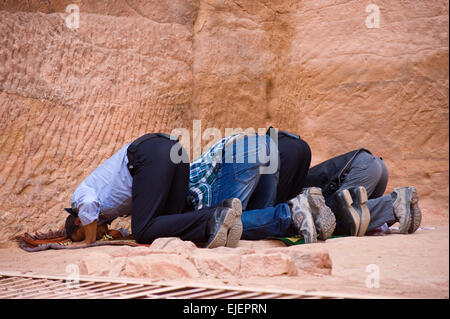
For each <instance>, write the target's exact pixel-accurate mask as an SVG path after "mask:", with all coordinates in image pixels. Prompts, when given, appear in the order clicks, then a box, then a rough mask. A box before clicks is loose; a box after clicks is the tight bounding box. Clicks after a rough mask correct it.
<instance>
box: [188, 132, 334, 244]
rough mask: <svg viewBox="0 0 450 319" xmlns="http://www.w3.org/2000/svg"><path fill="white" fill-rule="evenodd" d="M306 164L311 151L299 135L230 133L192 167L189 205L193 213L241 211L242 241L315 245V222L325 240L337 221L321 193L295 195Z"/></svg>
mask: <svg viewBox="0 0 450 319" xmlns="http://www.w3.org/2000/svg"><path fill="white" fill-rule="evenodd" d="M271 136H272V137H273V138H271ZM261 154H263V155H264V156H262V157H261V156H259V155H261ZM251 159H253V161H252V160H251ZM310 161H311V151H310V149H309V146H308V144H307V143H306V142H304V141H303V140H301V139H300V137H299V136H297V135H294V134H291V133H288V132H282V131H280V132H278V131H272V132H271V131H270V130H269V131H268V134H265V135H256V134H248V133H238V134H234V135H231V136H228V137H225V138H224V139H222V140H221V141H219V142H218V143H216V144H215V145H213V146H212V147H211V148H210V149H209V150H208V151H207V152H205V153H204V154H203V155H202V156H201V157H200V158H198V159H197V160H195V161H193V162H192V163H191V178H190V192H189V194H190V198H189V201H190V202H191V203H192V205H193V207H194V208H196V209H199V208H202V207H213V206H214V205H219V204H221V205H228V207H239V208H240V207H242V208H241V209H242V210H243V211H244V212H243V215H242V223H243V228H244V230H243V236H242V238H243V239H253V240H256V239H264V238H267V237H270V236H290V235H302V236H303V237H304V238H305V241H306V242H307V243H311V242H316V241H317V234H316V227H315V225H314V224H315V222H317V223H318V228H319V229H320V235H321V236H322V239H326V238H327V237H328V236H329V235H331V233H332V232H333V230H334V222H335V221H334V215H333V213H332V212H331V210H330V209H329V208H328V207H327V206H326V205H325V200H324V199H323V197H322V195H321V193H320V189H317V188H314V189H311V190H308V191H307V192H305V193H304V194H301V195H299V193H300V192H301V191H302V187H303V183H304V182H305V179H306V175H307V173H308V168H309V165H310ZM226 198H234V200H233V201H232V202H227V201H224V200H225V199H226ZM238 199H239V200H240V201H239V200H238ZM305 205H306V206H307V207H306V208H305ZM313 215H314V216H313ZM324 215H326V216H328V217H327V218H324Z"/></svg>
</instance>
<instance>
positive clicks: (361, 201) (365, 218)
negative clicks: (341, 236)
mask: <svg viewBox="0 0 450 319" xmlns="http://www.w3.org/2000/svg"><path fill="white" fill-rule="evenodd" d="M348 191H349V192H350V195H351V196H352V200H353V204H352V206H353V208H354V209H355V210H356V212H357V213H358V215H359V220H360V223H359V229H358V234H357V236H364V235H365V234H366V231H367V228H368V227H369V223H370V211H369V208H368V207H367V205H366V202H367V190H366V189H365V187H363V186H359V187H352V188H349V189H348Z"/></svg>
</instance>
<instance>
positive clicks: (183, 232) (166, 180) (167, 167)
mask: <svg viewBox="0 0 450 319" xmlns="http://www.w3.org/2000/svg"><path fill="white" fill-rule="evenodd" d="M176 143H178V142H177V141H173V140H170V139H169V138H166V137H162V136H155V137H152V138H150V139H147V140H145V141H143V142H142V143H140V144H139V145H138V146H137V148H136V150H135V151H134V152H133V158H132V162H130V164H131V165H132V166H133V167H134V169H133V171H132V173H131V175H132V176H133V186H132V195H133V200H132V202H133V208H132V215H131V230H132V233H133V236H134V238H135V240H136V241H137V242H139V243H147V244H149V243H152V242H153V240H155V239H156V238H159V237H179V238H180V239H182V240H190V241H193V242H199V243H200V242H206V241H207V234H206V231H207V222H208V220H209V218H210V216H211V215H212V213H213V209H203V210H198V211H190V212H185V207H186V197H187V193H188V190H189V163H188V162H187V163H183V162H181V163H173V162H172V160H171V158H170V151H171V148H172V146H173V145H174V144H176ZM180 151H181V150H180Z"/></svg>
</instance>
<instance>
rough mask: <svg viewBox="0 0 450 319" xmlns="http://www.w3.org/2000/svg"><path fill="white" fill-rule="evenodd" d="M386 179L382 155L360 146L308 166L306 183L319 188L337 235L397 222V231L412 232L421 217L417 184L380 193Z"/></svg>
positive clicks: (358, 232) (355, 234)
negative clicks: (331, 216)
mask: <svg viewBox="0 0 450 319" xmlns="http://www.w3.org/2000/svg"><path fill="white" fill-rule="evenodd" d="M387 183H388V170H387V167H386V165H385V163H384V161H383V159H382V158H381V157H379V158H378V157H376V156H374V155H373V154H372V153H371V152H370V151H369V150H367V149H363V148H361V149H357V150H354V151H351V152H348V153H345V154H343V155H339V156H337V157H334V158H332V159H329V160H327V161H325V162H323V163H320V164H318V165H316V166H314V167H312V168H310V170H309V172H308V176H307V178H306V182H305V186H306V187H319V188H321V189H322V192H323V196H324V197H325V199H326V205H327V206H328V207H330V208H331V210H332V211H333V212H334V214H335V216H336V229H335V234H336V235H351V236H364V235H365V234H366V232H371V231H373V230H375V229H376V228H378V227H381V226H382V225H384V224H385V223H386V224H387V225H388V226H391V225H393V224H394V223H396V222H399V223H400V227H399V232H400V233H402V234H407V233H409V234H411V233H414V232H415V231H416V230H417V228H418V227H419V226H420V223H421V220H422V213H421V210H420V208H419V206H418V201H419V195H418V193H417V190H416V188H415V187H413V186H409V187H403V188H395V189H394V191H393V192H392V193H390V194H387V195H384V196H383V194H384V192H385V190H386V186H387Z"/></svg>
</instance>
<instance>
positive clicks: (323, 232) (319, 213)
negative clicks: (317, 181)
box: [300, 187, 336, 240]
mask: <svg viewBox="0 0 450 319" xmlns="http://www.w3.org/2000/svg"><path fill="white" fill-rule="evenodd" d="M300 196H306V198H307V201H308V204H309V208H310V212H311V214H312V216H313V218H314V224H315V226H316V231H317V233H318V234H319V238H320V239H321V240H326V239H327V238H328V237H330V236H331V235H332V234H333V232H334V229H335V227H336V217H335V216H334V214H333V212H332V211H331V209H330V208H329V207H328V206H327V205H326V204H325V198H324V197H323V195H322V190H321V189H320V188H318V187H310V188H305V189H304V190H303V193H302V194H300Z"/></svg>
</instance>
